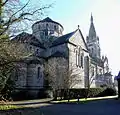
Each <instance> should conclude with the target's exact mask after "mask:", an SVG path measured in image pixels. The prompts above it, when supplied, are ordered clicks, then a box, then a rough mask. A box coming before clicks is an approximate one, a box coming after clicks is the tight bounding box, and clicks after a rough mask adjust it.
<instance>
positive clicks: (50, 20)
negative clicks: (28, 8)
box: [33, 17, 63, 28]
mask: <svg viewBox="0 0 120 115" xmlns="http://www.w3.org/2000/svg"><path fill="white" fill-rule="evenodd" d="M39 22H51V23H55V24H58V25H60V26H61V27H62V28H63V26H62V25H61V24H60V23H58V22H56V21H53V20H52V19H51V18H49V17H47V18H45V19H43V20H40V21H38V22H35V23H34V24H37V23H39ZM34 24H33V25H34Z"/></svg>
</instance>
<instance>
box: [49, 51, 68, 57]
mask: <svg viewBox="0 0 120 115" xmlns="http://www.w3.org/2000/svg"><path fill="white" fill-rule="evenodd" d="M51 57H64V58H66V55H65V53H64V52H59V51H56V52H55V53H53V54H52V55H50V56H49V57H48V58H51Z"/></svg>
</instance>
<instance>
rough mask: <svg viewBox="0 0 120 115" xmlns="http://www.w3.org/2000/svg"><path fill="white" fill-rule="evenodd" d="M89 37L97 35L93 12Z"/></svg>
mask: <svg viewBox="0 0 120 115" xmlns="http://www.w3.org/2000/svg"><path fill="white" fill-rule="evenodd" d="M89 37H90V38H91V39H92V38H95V37H96V31H95V27H94V23H93V16H92V13H91V24H90V29H89Z"/></svg>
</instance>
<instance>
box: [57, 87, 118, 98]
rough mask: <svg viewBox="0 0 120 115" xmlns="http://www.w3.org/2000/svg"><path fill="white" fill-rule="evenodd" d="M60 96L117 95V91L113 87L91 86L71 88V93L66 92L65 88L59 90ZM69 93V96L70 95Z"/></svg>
mask: <svg viewBox="0 0 120 115" xmlns="http://www.w3.org/2000/svg"><path fill="white" fill-rule="evenodd" d="M58 92H59V94H58V97H64V99H68V98H70V99H75V98H78V96H79V98H85V97H104V96H113V95H116V91H115V90H114V89H112V88H90V89H89V90H88V89H85V88H84V89H69V93H67V92H65V91H64V90H63V89H62V90H61V91H58ZM68 95H69V96H68Z"/></svg>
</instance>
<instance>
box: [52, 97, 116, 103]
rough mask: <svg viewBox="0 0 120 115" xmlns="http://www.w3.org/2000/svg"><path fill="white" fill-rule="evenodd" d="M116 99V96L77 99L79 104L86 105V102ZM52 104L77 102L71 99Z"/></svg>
mask: <svg viewBox="0 0 120 115" xmlns="http://www.w3.org/2000/svg"><path fill="white" fill-rule="evenodd" d="M114 98H117V96H106V97H95V98H87V99H85V98H82V99H79V102H80V103H86V102H90V101H95V100H103V99H114ZM52 102H53V103H76V102H78V99H71V100H69V102H68V100H60V101H52Z"/></svg>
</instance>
